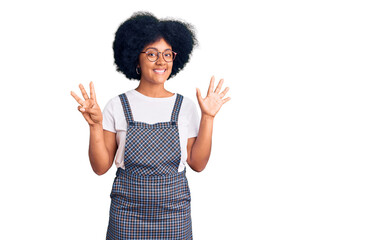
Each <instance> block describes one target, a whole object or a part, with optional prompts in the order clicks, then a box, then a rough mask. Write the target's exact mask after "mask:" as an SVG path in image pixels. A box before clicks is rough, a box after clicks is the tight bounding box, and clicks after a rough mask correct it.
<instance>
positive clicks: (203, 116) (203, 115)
mask: <svg viewBox="0 0 376 240" xmlns="http://www.w3.org/2000/svg"><path fill="white" fill-rule="evenodd" d="M201 119H202V120H209V121H213V120H214V116H211V115H208V114H204V113H201Z"/></svg>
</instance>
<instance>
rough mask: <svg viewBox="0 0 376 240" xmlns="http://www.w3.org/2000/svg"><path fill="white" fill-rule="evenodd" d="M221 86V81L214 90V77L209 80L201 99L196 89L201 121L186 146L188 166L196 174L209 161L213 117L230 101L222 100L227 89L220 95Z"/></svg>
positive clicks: (227, 99) (198, 90)
mask: <svg viewBox="0 0 376 240" xmlns="http://www.w3.org/2000/svg"><path fill="white" fill-rule="evenodd" d="M222 84H223V79H221V80H220V81H219V83H218V86H217V87H216V89H215V91H214V92H213V89H214V77H212V78H211V80H210V85H209V89H208V94H207V96H206V98H205V99H204V98H202V97H201V92H200V89H198V88H197V89H196V93H197V100H198V102H199V105H200V108H201V121H200V128H199V131H198V135H197V138H189V139H188V144H187V151H188V159H187V163H188V165H189V166H190V167H191V168H192V169H193V170H194V171H196V172H201V171H202V170H204V169H205V167H206V164H207V163H208V161H209V157H210V152H211V145H212V135H213V122H214V117H215V115H216V114H217V113H218V111H219V109H220V108H221V107H222V105H223V104H224V103H226V102H227V101H229V100H230V98H229V97H228V98H226V99H222V98H223V97H224V96H225V95H226V93H227V92H228V90H229V88H228V87H227V88H226V89H225V90H224V91H223V92H222V93H219V92H220V90H221V87H222Z"/></svg>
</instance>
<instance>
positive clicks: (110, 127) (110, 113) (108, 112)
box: [102, 99, 116, 133]
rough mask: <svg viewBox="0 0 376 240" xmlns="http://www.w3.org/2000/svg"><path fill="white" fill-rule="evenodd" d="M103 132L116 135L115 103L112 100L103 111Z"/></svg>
mask: <svg viewBox="0 0 376 240" xmlns="http://www.w3.org/2000/svg"><path fill="white" fill-rule="evenodd" d="M102 115H103V130H107V131H110V132H113V133H116V129H115V118H114V101H113V99H111V100H110V101H109V102H108V103H107V104H106V106H105V107H104V109H103V113H102Z"/></svg>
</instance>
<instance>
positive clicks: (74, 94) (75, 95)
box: [71, 91, 84, 106]
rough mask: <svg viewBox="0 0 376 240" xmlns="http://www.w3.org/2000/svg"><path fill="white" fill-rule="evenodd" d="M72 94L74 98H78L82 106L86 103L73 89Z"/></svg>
mask: <svg viewBox="0 0 376 240" xmlns="http://www.w3.org/2000/svg"><path fill="white" fill-rule="evenodd" d="M71 95H72V97H73V98H74V99H76V101H77V102H78V103H79V104H80V105H81V106H82V105H84V101H83V100H82V99H81V98H80V97H79V96H77V94H76V93H74V92H73V91H71Z"/></svg>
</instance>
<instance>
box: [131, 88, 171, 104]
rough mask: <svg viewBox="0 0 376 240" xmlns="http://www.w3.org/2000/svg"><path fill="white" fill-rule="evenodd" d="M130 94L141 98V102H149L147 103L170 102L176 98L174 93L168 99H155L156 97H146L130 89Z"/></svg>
mask: <svg viewBox="0 0 376 240" xmlns="http://www.w3.org/2000/svg"><path fill="white" fill-rule="evenodd" d="M130 92H131V93H132V94H133V95H135V96H136V97H138V98H142V99H143V100H146V101H149V102H165V101H171V100H173V99H175V98H176V93H174V95H172V96H170V97H161V98H157V97H149V96H146V95H144V94H142V93H140V92H139V91H137V90H136V89H132V90H130Z"/></svg>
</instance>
